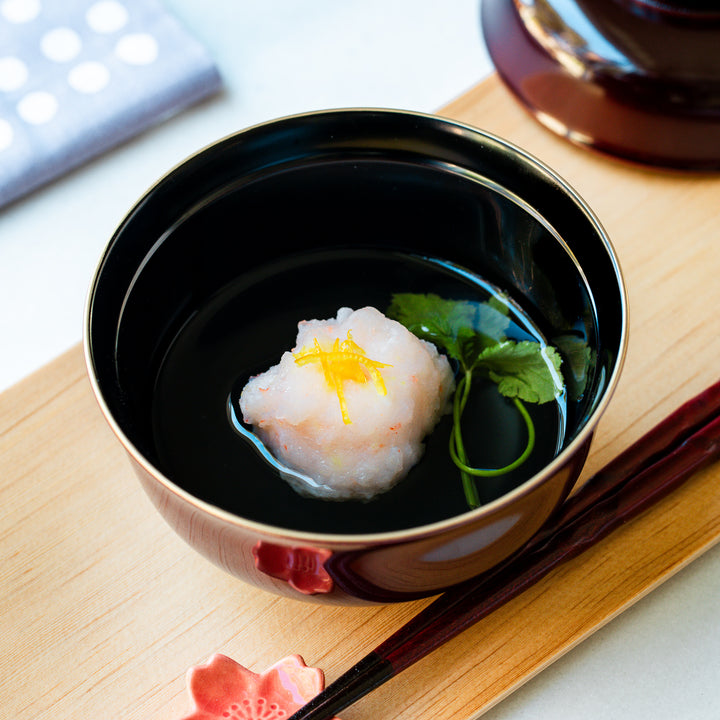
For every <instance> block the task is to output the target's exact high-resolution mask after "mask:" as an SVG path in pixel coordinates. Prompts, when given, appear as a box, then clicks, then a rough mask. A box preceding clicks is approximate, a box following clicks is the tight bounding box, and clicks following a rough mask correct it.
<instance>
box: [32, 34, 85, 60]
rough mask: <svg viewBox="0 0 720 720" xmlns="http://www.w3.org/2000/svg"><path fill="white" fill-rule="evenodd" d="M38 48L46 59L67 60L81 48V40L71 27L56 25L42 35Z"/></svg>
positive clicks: (76, 54) (73, 56)
mask: <svg viewBox="0 0 720 720" xmlns="http://www.w3.org/2000/svg"><path fill="white" fill-rule="evenodd" d="M40 49H41V50H42V52H43V55H45V57H46V58H48V60H53V61H54V62H59V63H62V62H68V61H70V60H72V59H73V58H75V57H77V56H78V54H79V53H80V50H82V40H81V39H80V36H79V35H78V34H77V33H76V32H75V31H74V30H73V29H72V28H68V27H57V28H54V29H53V30H49V31H48V32H46V33H45V34H44V35H43V36H42V39H41V40H40Z"/></svg>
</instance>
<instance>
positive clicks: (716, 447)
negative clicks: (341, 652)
mask: <svg viewBox="0 0 720 720" xmlns="http://www.w3.org/2000/svg"><path fill="white" fill-rule="evenodd" d="M718 458H720V382H718V383H716V384H715V385H712V386H711V387H710V388H708V389H707V390H705V391H704V392H702V393H701V394H700V395H698V396H696V397H695V398H693V399H692V400H690V401H688V402H687V403H685V404H684V405H682V406H681V407H680V408H678V410H676V411H675V412H674V413H672V414H671V415H670V416H669V417H668V418H667V419H665V420H664V421H662V422H661V423H660V424H658V425H657V426H656V427H655V428H653V429H652V430H651V431H650V432H648V433H647V434H646V435H644V436H643V437H642V438H640V440H638V441H637V442H636V443H635V444H634V445H632V446H631V447H630V448H628V450H626V451H625V452H624V453H622V454H621V455H619V456H618V458H617V459H615V460H613V461H612V462H610V463H609V464H608V465H606V466H605V468H603V469H602V470H600V471H599V472H598V473H597V474H596V475H595V476H593V478H591V479H590V480H589V481H588V482H587V483H586V484H585V485H584V486H583V487H582V488H581V489H580V490H579V491H578V492H577V493H576V494H575V495H574V496H573V497H572V498H570V499H569V500H568V501H566V503H565V504H564V505H563V507H562V508H561V510H560V512H559V514H558V515H556V516H555V518H554V519H553V521H552V523H551V525H550V526H548V528H547V529H545V530H542V531H540V533H538V534H537V535H536V536H535V537H534V538H533V539H532V540H531V541H530V542H529V543H528V544H527V545H526V546H525V547H524V548H523V549H522V550H521V551H520V552H519V553H518V554H517V555H515V556H514V557H513V558H511V559H509V560H508V561H506V562H505V563H503V564H501V565H500V566H499V567H498V568H497V569H495V570H493V571H490V572H488V573H485V574H483V575H480V576H478V577H477V578H472V579H470V580H467V581H466V582H464V583H462V584H461V585H458V586H456V587H454V588H451V589H450V590H448V591H447V592H445V593H444V594H443V595H440V596H439V597H438V598H437V599H436V600H435V601H434V602H433V603H431V604H430V605H428V607H427V608H425V610H423V611H422V612H420V613H419V614H418V615H416V616H415V617H414V618H412V619H411V620H410V621H409V622H407V623H406V624H405V625H404V626H403V627H402V628H400V629H399V630H398V631H397V632H395V633H394V634H393V635H391V636H390V637H389V638H387V639H386V640H385V641H384V642H382V643H381V644H380V645H379V646H378V647H377V648H375V650H373V651H372V652H370V653H369V654H368V655H366V656H365V657H364V658H362V660H360V661H359V662H358V663H356V664H355V665H354V666H353V667H352V668H350V670H348V671H347V672H345V673H344V674H343V675H341V676H340V677H339V678H338V679H337V680H335V682H333V683H331V684H330V685H328V687H327V688H326V689H325V690H324V691H323V692H321V693H320V694H319V695H317V696H316V697H315V698H314V699H313V700H311V701H310V702H309V703H308V704H307V705H305V706H304V707H302V708H301V709H300V710H298V711H297V712H296V713H295V714H294V715H292V717H291V718H290V720H328V719H329V718H332V717H333V716H334V715H335V714H336V713H337V712H339V711H341V710H342V709H343V708H346V707H348V706H349V705H351V704H352V703H354V702H355V701H356V700H358V699H359V698H361V697H363V696H364V695H366V694H367V693H369V692H370V691H371V690H373V689H375V688H376V687H378V686H379V685H381V684H383V683H384V682H386V681H387V680H389V679H391V678H392V677H394V676H395V675H397V674H398V673H400V672H401V671H402V670H404V669H405V668H407V667H408V666H409V665H412V664H413V663H415V662H416V661H418V660H420V659H421V658H423V657H425V656H426V655H428V654H429V653H430V652H432V651H433V650H435V649H436V648H438V647H440V646H441V645H443V644H444V643H446V642H447V641H449V640H451V639H452V638H454V637H455V636H456V635H458V634H459V633H461V632H462V631H463V630H465V629H467V628H468V627H470V626H471V625H473V624H474V623H476V622H477V621H478V620H480V619H482V618H484V617H486V616H487V615H489V614H490V613H491V612H493V610H496V609H497V608H498V607H500V606H501V605H503V604H505V603H506V602H508V601H509V600H511V599H512V598H514V597H516V596H517V595H519V594H520V593H522V592H523V591H524V590H526V589H528V588H529V587H531V586H532V585H534V584H535V583H536V582H538V581H539V580H540V579H541V578H543V577H544V576H545V575H547V574H548V573H549V572H551V571H552V570H553V569H554V568H556V567H557V566H558V565H560V564H562V563H564V562H565V561H567V560H569V559H570V558H573V557H575V556H577V555H579V554H580V553H582V552H584V551H585V550H587V549H588V548H590V547H591V546H593V545H595V544H596V543H597V542H598V541H599V540H601V539H602V538H604V537H606V536H607V535H608V534H610V533H611V532H612V531H613V530H615V529H616V528H617V527H618V526H620V525H622V524H624V523H626V522H628V521H629V520H630V519H632V518H633V517H636V516H637V515H639V514H640V513H642V512H643V511H644V510H646V509H647V508H649V507H650V506H651V505H653V504H654V503H655V502H657V501H658V500H660V498H662V497H664V496H665V495H667V494H668V493H669V492H671V491H672V490H674V489H675V488H677V487H678V486H679V485H681V484H682V483H683V482H685V480H687V479H688V478H689V477H690V476H691V475H693V474H694V473H695V472H696V471H697V470H699V469H700V468H701V467H703V466H705V465H708V464H709V463H711V462H712V461H714V460H716V459H718Z"/></svg>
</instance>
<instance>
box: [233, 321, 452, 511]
mask: <svg viewBox="0 0 720 720" xmlns="http://www.w3.org/2000/svg"><path fill="white" fill-rule="evenodd" d="M453 390H454V380H453V373H452V370H451V368H450V364H449V363H448V360H447V358H446V357H445V356H444V355H441V354H440V353H438V351H437V348H436V347H435V346H434V345H433V344H431V343H428V342H426V341H424V340H420V339H419V338H417V337H416V336H415V335H413V334H412V333H411V332H410V331H409V330H407V329H406V328H405V327H404V326H403V325H401V324H400V323H399V322H396V321H395V320H391V319H389V318H387V317H385V316H384V315H383V314H382V313H381V312H379V311H378V310H376V309H375V308H372V307H365V308H362V309H360V310H355V311H353V310H351V309H350V308H341V309H340V310H338V313H337V317H336V318H332V319H329V320H308V321H301V322H300V323H298V334H297V339H296V344H295V348H293V350H292V351H288V352H285V353H284V354H283V356H282V358H281V360H280V362H279V364H277V365H275V366H273V367H271V368H270V369H269V370H267V371H266V372H264V373H262V374H261V375H257V376H255V377H253V378H251V380H250V381H249V382H248V383H247V385H246V386H245V387H244V389H243V391H242V394H241V397H240V408H241V411H242V414H243V420H244V421H245V422H246V423H248V424H250V425H252V426H253V427H254V431H255V433H256V434H257V435H258V437H259V438H260V439H261V440H262V441H263V442H264V443H265V445H266V446H267V448H268V449H269V450H270V452H272V454H273V455H274V456H275V457H276V458H277V459H278V460H279V461H280V462H281V463H283V464H284V465H286V466H288V467H290V468H292V469H294V470H296V471H299V472H301V473H303V474H305V475H307V476H309V477H311V478H312V479H313V480H314V481H315V483H314V485H313V486H310V485H308V484H306V483H303V482H302V481H300V480H295V481H293V479H292V478H291V477H289V476H288V478H287V479H288V481H289V482H291V483H292V484H293V485H294V487H295V489H296V490H297V491H298V492H300V493H302V494H306V495H314V496H317V497H322V498H324V499H328V500H348V499H361V500H368V499H370V498H372V497H373V496H375V495H377V494H378V493H381V492H384V491H386V490H388V489H390V488H391V487H392V486H393V485H394V484H395V483H397V482H398V481H399V480H400V479H401V478H402V477H403V476H404V475H406V474H407V472H408V471H409V470H410V468H411V467H412V466H413V465H415V463H417V462H418V460H419V459H420V457H421V456H422V453H423V450H424V446H423V442H422V441H423V439H424V438H425V436H426V435H427V434H428V433H429V432H430V431H431V430H432V429H433V428H434V427H435V425H436V423H437V422H438V420H439V419H440V417H441V416H442V415H443V413H444V412H446V411H447V410H448V407H449V398H450V397H451V395H452V392H453Z"/></svg>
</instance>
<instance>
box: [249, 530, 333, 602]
mask: <svg viewBox="0 0 720 720" xmlns="http://www.w3.org/2000/svg"><path fill="white" fill-rule="evenodd" d="M253 555H254V556H255V567H256V568H257V569H258V570H259V571H260V572H263V573H265V574H266V575H270V576H271V577H274V578H277V579H278V580H285V582H287V583H288V584H289V585H290V587H292V588H294V589H295V590H297V591H298V592H301V593H303V595H316V594H320V593H329V592H331V591H332V589H333V584H334V583H333V580H332V578H331V577H330V576H329V575H328V573H327V570H325V562H326V561H327V559H328V558H329V557H330V555H331V553H330V551H329V550H315V549H314V548H304V547H297V548H294V547H284V546H282V545H273V544H272V543H266V542H262V540H261V541H260V542H258V543H257V544H256V545H255V547H253Z"/></svg>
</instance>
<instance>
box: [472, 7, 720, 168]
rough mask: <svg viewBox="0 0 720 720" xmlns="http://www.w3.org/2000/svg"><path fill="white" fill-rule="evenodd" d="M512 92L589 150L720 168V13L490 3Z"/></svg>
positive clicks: (489, 23)
mask: <svg viewBox="0 0 720 720" xmlns="http://www.w3.org/2000/svg"><path fill="white" fill-rule="evenodd" d="M482 28H483V34H484V37H485V41H486V44H487V47H488V51H489V53H490V56H491V58H492V60H493V63H494V65H495V68H496V69H497V71H498V73H499V75H500V77H501V78H502V80H503V81H504V82H505V84H506V85H507V87H508V88H509V89H510V90H511V91H512V93H513V94H514V95H515V96H516V98H517V99H518V100H519V101H520V102H521V103H522V104H523V105H524V106H525V107H526V109H527V110H528V111H529V112H530V113H531V114H532V115H533V116H534V117H535V118H536V119H537V120H538V121H539V122H541V123H542V124H543V125H544V126H545V127H547V128H548V129H549V130H551V131H553V132H555V133H557V134H558V135H560V136H562V137H564V138H566V139H567V140H569V141H571V142H573V143H575V144H576V145H579V146H581V147H586V148H592V149H593V150H596V151H598V152H601V153H604V154H607V155H611V156H615V157H617V158H622V159H623V160H629V161H632V162H633V163H641V164H643V165H647V166H650V167H655V168H666V169H673V170H682V171H700V172H707V171H712V172H717V170H720V53H718V50H717V48H718V47H719V46H720V5H718V3H716V2H715V3H708V2H703V0H682V2H680V1H677V0H542V1H541V0H483V3H482Z"/></svg>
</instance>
